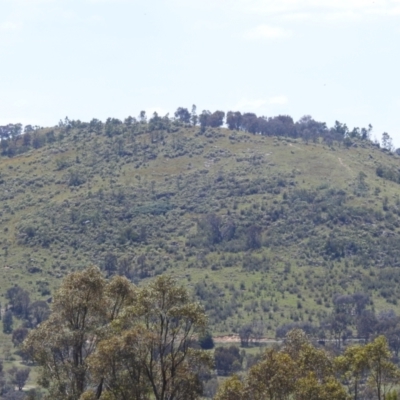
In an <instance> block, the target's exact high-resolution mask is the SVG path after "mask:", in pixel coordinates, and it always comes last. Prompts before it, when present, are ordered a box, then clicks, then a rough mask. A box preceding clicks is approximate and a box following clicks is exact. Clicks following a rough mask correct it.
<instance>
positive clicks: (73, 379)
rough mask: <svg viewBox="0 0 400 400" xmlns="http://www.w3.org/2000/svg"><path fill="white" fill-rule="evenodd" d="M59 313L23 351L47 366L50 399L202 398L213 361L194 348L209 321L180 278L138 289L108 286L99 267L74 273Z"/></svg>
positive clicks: (116, 283) (118, 280) (123, 282)
mask: <svg viewBox="0 0 400 400" xmlns="http://www.w3.org/2000/svg"><path fill="white" fill-rule="evenodd" d="M51 311H52V312H51V314H50V316H49V318H48V319H47V320H46V321H45V322H43V323H41V324H40V325H39V326H38V327H37V328H36V329H35V330H33V331H32V332H31V333H30V334H29V335H28V337H27V339H26V340H25V342H24V346H23V350H24V351H25V352H27V353H28V354H30V356H31V358H32V359H33V360H34V361H36V362H37V363H38V365H39V366H40V367H41V378H40V384H41V385H42V386H44V387H46V388H47V389H48V392H49V397H48V398H57V399H60V400H78V399H98V398H100V396H102V397H101V398H103V396H104V398H105V397H106V396H111V397H107V398H112V399H114V400H119V399H121V400H124V399H140V400H145V399H148V398H156V399H157V400H180V399H182V400H183V399H197V398H198V397H199V396H200V394H201V392H202V385H201V382H200V380H199V374H200V371H201V370H202V369H204V368H208V367H209V366H210V364H211V359H210V356H209V355H208V354H207V353H205V352H204V351H202V350H197V349H194V348H193V347H192V346H191V344H192V342H193V340H194V337H195V336H197V335H198V334H202V333H203V331H204V329H205V327H206V322H207V319H206V316H205V313H204V310H203V309H202V307H201V306H200V305H199V304H197V303H193V302H190V300H189V295H188V293H187V292H186V290H185V289H184V288H183V287H180V286H178V285H177V284H176V283H175V282H174V281H173V279H172V278H170V277H159V278H157V279H155V280H154V281H153V282H152V283H150V284H149V285H148V286H146V287H144V288H141V289H138V288H136V287H135V286H134V285H133V284H131V283H130V282H129V281H128V280H127V279H126V278H123V277H120V276H114V277H113V278H112V279H111V280H108V281H107V280H106V279H104V278H103V276H102V275H101V272H100V270H99V269H98V268H95V267H91V268H88V269H87V270H85V271H81V272H74V273H72V274H70V275H68V277H67V278H66V279H65V280H64V281H63V283H62V285H61V288H60V290H59V291H58V292H57V293H56V294H55V296H54V302H53V303H52V308H51ZM102 394H103V395H102Z"/></svg>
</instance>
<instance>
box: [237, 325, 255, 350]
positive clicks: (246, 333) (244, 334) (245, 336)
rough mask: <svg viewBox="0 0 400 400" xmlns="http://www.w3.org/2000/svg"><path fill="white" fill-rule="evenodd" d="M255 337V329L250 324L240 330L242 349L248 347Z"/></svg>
mask: <svg viewBox="0 0 400 400" xmlns="http://www.w3.org/2000/svg"><path fill="white" fill-rule="evenodd" d="M252 335H253V327H252V326H251V325H250V324H246V325H243V326H242V327H241V328H240V330H239V338H240V344H241V346H242V347H248V345H249V342H250V339H251V338H252Z"/></svg>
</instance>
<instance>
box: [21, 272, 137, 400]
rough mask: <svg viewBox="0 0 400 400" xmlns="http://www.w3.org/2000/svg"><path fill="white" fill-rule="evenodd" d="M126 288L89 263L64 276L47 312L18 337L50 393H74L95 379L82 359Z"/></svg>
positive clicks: (122, 299) (67, 396)
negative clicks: (33, 325)
mask: <svg viewBox="0 0 400 400" xmlns="http://www.w3.org/2000/svg"><path fill="white" fill-rule="evenodd" d="M114 287H117V288H118V291H116V290H113V289H112V288H114ZM110 291H111V293H113V296H112V297H111V296H108V293H109V292H110ZM132 291H133V289H132V288H131V284H130V283H129V281H128V280H126V279H124V278H121V277H115V278H113V279H112V280H111V281H110V282H108V283H107V282H106V280H105V279H104V278H103V277H102V275H101V272H100V270H99V269H98V268H95V267H90V268H88V269H86V270H85V271H81V272H74V273H72V274H70V275H68V276H67V277H66V278H65V279H64V281H63V283H62V285H61V287H60V289H59V290H58V292H57V293H56V294H55V296H54V302H53V304H52V309H51V311H52V312H51V315H50V317H49V318H48V319H47V321H45V322H43V323H42V324H41V325H40V326H39V327H38V328H37V329H35V330H33V331H31V332H30V334H29V335H28V337H27V339H26V340H25V342H24V351H26V352H27V353H28V354H29V355H30V356H31V358H32V359H33V360H34V361H36V362H37V363H38V365H39V366H40V367H41V378H40V384H41V385H42V386H44V387H46V388H48V390H49V394H50V396H52V398H57V399H60V400H61V399H68V400H70V399H78V398H79V396H80V395H81V394H82V393H83V392H84V391H85V390H86V389H87V387H88V385H93V384H95V383H93V382H91V380H90V377H89V371H88V364H87V359H88V357H89V356H90V355H91V354H92V353H93V352H94V350H95V349H96V345H97V343H98V342H99V340H100V338H101V337H102V336H103V335H104V330H103V328H104V326H105V325H106V324H107V322H108V321H110V320H112V319H113V318H114V317H115V316H116V315H117V314H118V312H119V311H120V309H121V307H122V305H124V304H125V302H129V301H130V299H131V297H132Z"/></svg>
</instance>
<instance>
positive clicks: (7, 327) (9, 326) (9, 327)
mask: <svg viewBox="0 0 400 400" xmlns="http://www.w3.org/2000/svg"><path fill="white" fill-rule="evenodd" d="M12 331H13V316H12V312H11V311H10V310H7V311H6V312H5V313H4V316H3V332H4V333H7V334H8V333H11V332H12Z"/></svg>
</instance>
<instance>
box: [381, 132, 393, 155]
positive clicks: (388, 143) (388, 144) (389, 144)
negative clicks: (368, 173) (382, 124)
mask: <svg viewBox="0 0 400 400" xmlns="http://www.w3.org/2000/svg"><path fill="white" fill-rule="evenodd" d="M381 144H382V147H383V148H384V149H386V150H389V151H393V140H392V138H391V137H390V135H389V134H388V133H387V132H383V133H382V140H381Z"/></svg>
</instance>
